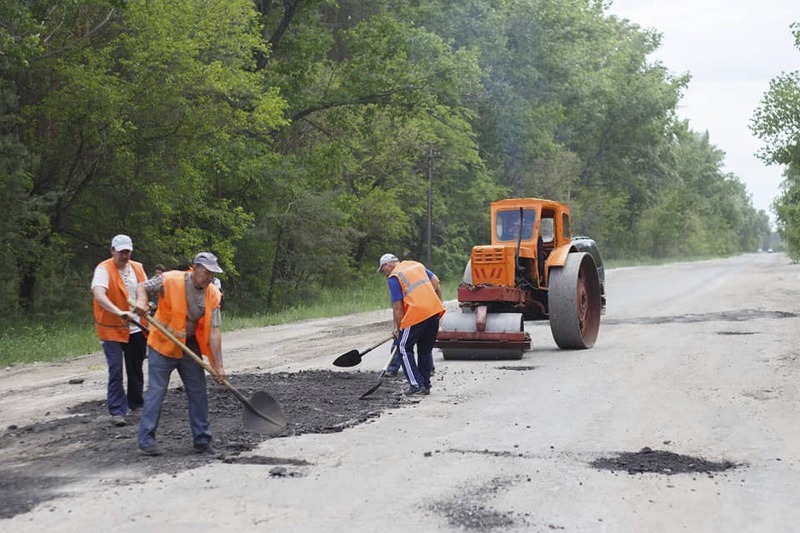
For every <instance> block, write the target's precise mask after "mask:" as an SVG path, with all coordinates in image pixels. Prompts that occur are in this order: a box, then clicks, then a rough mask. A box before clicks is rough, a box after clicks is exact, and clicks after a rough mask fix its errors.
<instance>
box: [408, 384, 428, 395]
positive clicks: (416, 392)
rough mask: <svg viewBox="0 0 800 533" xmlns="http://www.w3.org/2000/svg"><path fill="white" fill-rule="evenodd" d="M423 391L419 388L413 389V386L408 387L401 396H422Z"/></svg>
mask: <svg viewBox="0 0 800 533" xmlns="http://www.w3.org/2000/svg"><path fill="white" fill-rule="evenodd" d="M423 390H425V389H423V388H421V387H414V386H413V385H409V387H408V388H407V389H406V390H405V391H403V394H405V395H406V396H414V395H415V394H424V393H423V392H422V391H423Z"/></svg>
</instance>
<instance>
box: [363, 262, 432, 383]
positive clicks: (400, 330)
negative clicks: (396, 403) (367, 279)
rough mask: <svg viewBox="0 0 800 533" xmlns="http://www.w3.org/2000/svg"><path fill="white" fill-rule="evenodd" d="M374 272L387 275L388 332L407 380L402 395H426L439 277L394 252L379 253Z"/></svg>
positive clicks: (429, 376)
mask: <svg viewBox="0 0 800 533" xmlns="http://www.w3.org/2000/svg"><path fill="white" fill-rule="evenodd" d="M378 272H380V273H382V274H383V275H384V276H386V277H387V278H388V279H387V283H388V284H389V294H390V296H391V300H392V317H393V320H394V330H393V331H392V335H393V336H394V338H395V343H396V344H397V352H398V353H399V354H400V357H401V360H402V363H403V372H404V373H405V375H406V380H408V389H406V391H405V394H406V395H407V396H411V395H414V394H424V395H427V394H430V393H431V371H432V370H433V345H434V343H435V342H436V334H437V333H438V331H439V318H441V316H442V315H443V314H444V304H443V303H442V290H441V288H440V286H439V278H437V277H436V274H434V273H433V272H431V271H430V270H428V269H427V268H425V265H423V264H422V263H418V262H417V261H400V260H399V259H398V258H397V257H396V256H395V255H394V254H383V255H382V256H381V259H380V261H379V263H378ZM415 346H416V347H417V360H416V361H415V360H414V347H415Z"/></svg>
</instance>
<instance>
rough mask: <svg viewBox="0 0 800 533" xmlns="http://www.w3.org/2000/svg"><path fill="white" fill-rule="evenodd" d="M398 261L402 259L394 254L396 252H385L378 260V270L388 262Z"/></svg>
mask: <svg viewBox="0 0 800 533" xmlns="http://www.w3.org/2000/svg"><path fill="white" fill-rule="evenodd" d="M396 261H400V260H399V259H398V258H397V256H396V255H394V254H383V255H382V256H381V260H380V262H378V272H380V271H381V269H382V268H383V265H385V264H386V263H393V262H396Z"/></svg>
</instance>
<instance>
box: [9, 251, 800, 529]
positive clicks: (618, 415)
mask: <svg viewBox="0 0 800 533" xmlns="http://www.w3.org/2000/svg"><path fill="white" fill-rule="evenodd" d="M607 297H608V308H607V312H606V315H605V316H604V317H603V321H602V325H601V329H600V335H599V339H598V342H597V345H596V346H595V347H594V348H593V349H591V350H583V351H563V350H559V349H558V348H557V347H556V346H555V343H554V342H553V340H552V337H551V336H550V331H549V328H548V326H547V324H546V323H536V324H532V323H529V324H527V325H526V327H527V328H528V329H529V330H530V331H531V334H532V336H533V349H532V350H531V351H530V352H528V353H526V355H525V357H524V358H523V359H522V360H521V361H512V362H508V361H443V360H442V359H441V355H440V354H438V353H435V354H434V355H435V357H436V370H437V371H436V376H435V379H436V380H435V383H434V387H435V388H434V390H433V392H432V394H431V396H429V397H425V398H422V399H421V400H420V401H419V402H418V403H410V404H409V406H408V407H404V408H401V409H396V410H392V411H387V412H384V413H383V414H382V415H381V416H380V417H379V418H377V419H374V420H373V421H371V422H369V423H366V424H362V425H359V426H357V427H354V428H351V429H347V430H345V431H343V432H340V433H334V434H308V435H302V436H299V437H287V438H280V439H271V440H268V441H266V442H265V443H264V444H263V445H262V446H261V447H260V448H258V449H257V450H256V451H254V452H252V453H253V455H254V456H258V455H264V456H267V455H268V456H271V457H283V458H286V459H291V460H293V462H294V464H298V465H302V466H297V467H293V468H291V469H290V470H291V472H290V474H291V475H285V476H275V475H270V473H269V468H268V467H265V466H264V465H259V464H225V463H221V462H220V463H212V464H209V465H208V466H204V467H202V468H198V469H195V470H189V471H186V472H182V473H179V474H177V475H163V476H158V477H155V478H147V477H144V476H143V475H142V473H141V472H136V471H131V470H130V469H128V470H126V471H120V472H111V473H110V472H102V473H98V475H97V477H94V478H91V479H83V480H81V481H79V482H77V483H75V484H73V485H70V486H69V491H68V494H66V495H62V497H60V498H57V499H53V500H50V501H48V502H45V503H43V504H41V505H39V506H38V507H36V508H35V509H34V510H33V511H32V512H30V513H26V514H22V515H18V516H15V517H13V518H11V519H8V520H2V521H0V528H2V529H3V530H4V531H76V532H77V531H80V532H84V533H85V532H87V531H115V532H125V531H148V532H151V531H155V532H160V531H171V532H175V531H220V530H222V531H256V530H258V531H281V532H283V531H301V532H305V531H308V532H317V531H347V532H352V531H386V532H394V531H397V532H401V533H405V532H408V531H571V532H576V531H581V532H582V531H591V532H595V531H608V532H653V531H658V532H660V531H664V532H672V531H691V532H732V531H736V532H784V531H785V532H790V531H797V530H798V525H797V524H798V523H800V451H799V450H800V423H799V422H798V409H800V392H799V391H800V388H798V385H797V384H798V381H800V347H799V346H798V344H799V343H798V339H799V338H800V309H799V307H800V305H798V301H800V266H798V265H791V264H789V262H788V260H787V258H786V256H784V255H783V254H750V255H744V256H740V257H735V258H730V259H725V260H714V261H704V262H696V263H682V264H674V265H667V266H657V267H637V268H624V269H614V270H611V271H609V272H608V273H607ZM388 320H389V314H388V311H385V312H378V313H365V314H361V315H354V316H350V317H344V318H339V319H329V320H319V321H307V322H302V323H298V324H292V325H287V326H281V327H275V328H259V329H255V330H247V331H240V332H236V333H230V334H226V336H225V338H224V344H225V350H226V354H227V355H226V363H227V364H226V366H227V367H228V369H229V371H232V372H236V371H237V370H239V371H244V370H248V371H252V370H253V369H256V368H260V369H262V370H264V371H297V370H304V369H321V368H324V369H328V370H330V369H332V368H333V367H331V365H330V362H331V361H332V360H333V358H335V356H336V355H339V354H341V353H343V352H345V351H347V350H349V349H351V348H364V347H366V346H369V345H370V344H372V343H373V342H374V341H375V340H376V339H379V338H380V337H381V336H382V335H384V334H386V333H388V332H389V326H388ZM387 355H388V346H383V347H381V348H379V349H376V350H375V351H374V352H372V353H370V354H369V355H367V356H365V357H364V361H363V363H362V364H361V365H360V367H359V368H360V369H362V370H363V369H373V370H376V371H377V370H378V369H380V368H381V366H382V365H383V364H384V362H385V359H386V357H387ZM341 371H351V370H347V369H342V370H341ZM73 376H79V377H83V378H84V379H86V384H88V385H89V386H84V387H80V388H76V387H74V386H70V385H66V384H65V378H66V377H73ZM102 387H103V364H102V359H101V358H100V357H99V356H97V355H94V356H90V357H86V358H80V359H78V360H75V361H71V362H69V363H62V364H57V365H38V366H33V367H24V368H12V369H6V370H5V371H4V372H3V374H2V375H0V401H1V402H2V409H0V427H7V426H8V425H9V424H21V423H28V422H30V421H31V420H36V418H37V417H42V416H44V412H45V410H46V411H47V414H48V416H52V414H53V413H58V412H60V411H61V410H63V409H65V408H66V407H67V406H69V405H70V404H72V403H75V402H76V401H79V400H85V399H97V398H101V397H102V396H103V388H102ZM644 447H649V448H651V449H653V450H661V451H669V452H674V453H675V454H681V455H685V456H690V457H697V458H702V459H706V460H710V461H730V462H732V463H734V464H736V467H735V468H731V469H729V470H726V471H725V472H721V473H714V474H675V473H671V472H659V473H639V474H629V473H628V472H626V471H610V470H601V469H596V468H594V467H593V466H592V464H591V463H592V461H595V460H597V459H598V458H604V457H609V456H614V455H615V454H619V453H622V452H638V451H639V450H641V449H642V448H644ZM254 463H257V461H254ZM305 463H307V464H305ZM110 479H115V480H117V481H118V480H119V479H125V480H127V482H125V483H122V484H120V483H110V482H109V480H110Z"/></svg>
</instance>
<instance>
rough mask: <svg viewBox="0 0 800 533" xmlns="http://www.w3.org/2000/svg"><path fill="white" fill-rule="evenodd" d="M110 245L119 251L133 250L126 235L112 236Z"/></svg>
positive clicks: (130, 241)
mask: <svg viewBox="0 0 800 533" xmlns="http://www.w3.org/2000/svg"><path fill="white" fill-rule="evenodd" d="M111 247H112V248H113V249H114V250H116V251H117V252H121V251H122V250H130V251H133V241H132V240H131V238H130V237H128V236H127V235H115V236H114V238H113V239H111Z"/></svg>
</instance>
